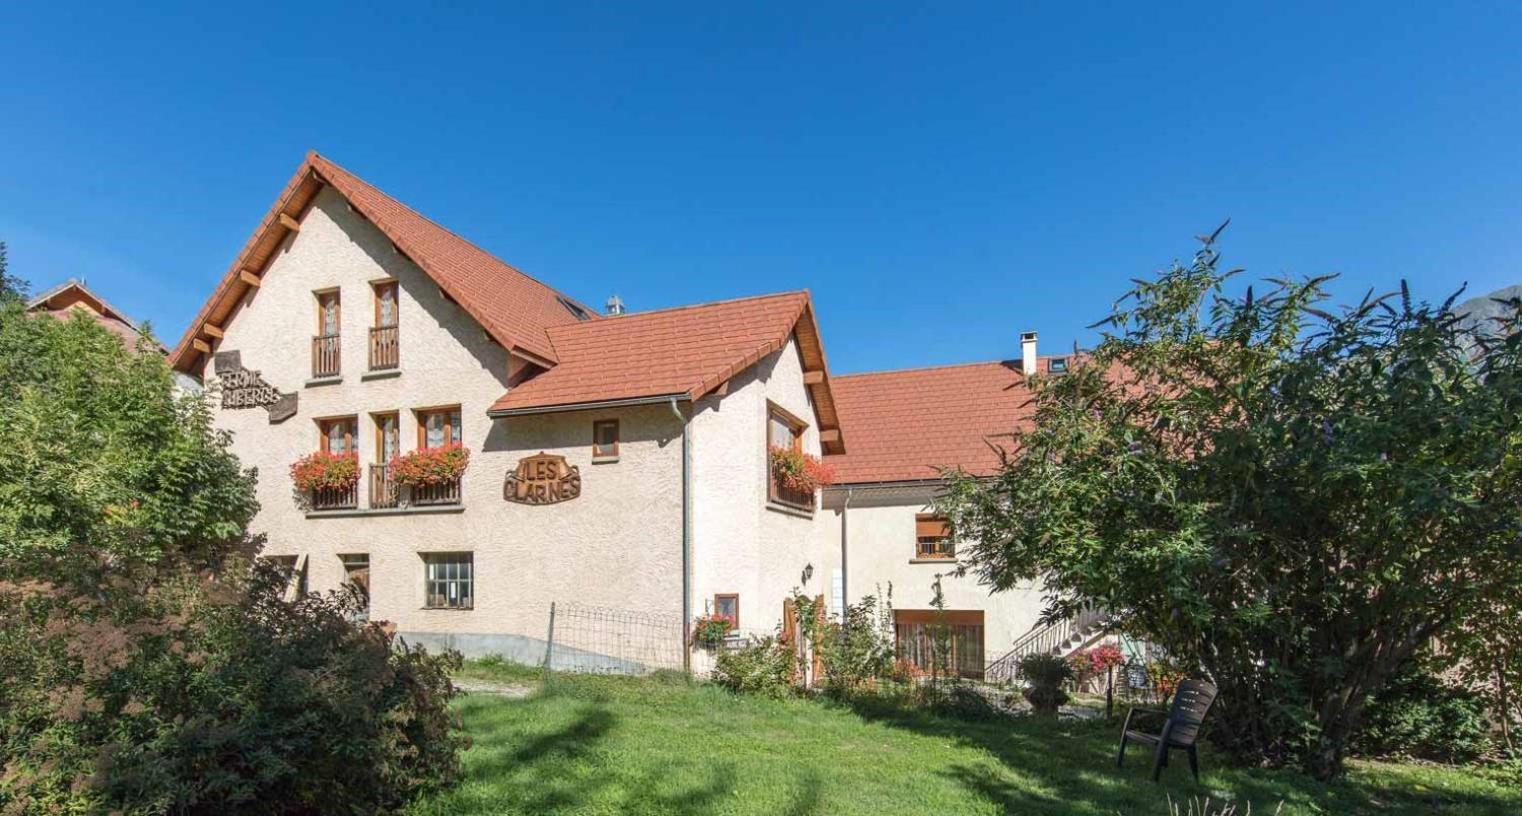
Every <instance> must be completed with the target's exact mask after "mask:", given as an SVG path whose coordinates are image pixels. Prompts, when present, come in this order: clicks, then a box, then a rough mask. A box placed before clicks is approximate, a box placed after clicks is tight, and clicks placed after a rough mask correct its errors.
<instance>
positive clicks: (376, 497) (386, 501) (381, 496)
mask: <svg viewBox="0 0 1522 816" xmlns="http://www.w3.org/2000/svg"><path fill="white" fill-rule="evenodd" d="M401 503H402V491H401V488H399V487H397V484H396V482H395V481H394V480H392V478H391V468H390V467H389V466H387V465H371V466H370V509H372V510H384V509H386V508H389V507H397V506H399V505H400V504H401Z"/></svg>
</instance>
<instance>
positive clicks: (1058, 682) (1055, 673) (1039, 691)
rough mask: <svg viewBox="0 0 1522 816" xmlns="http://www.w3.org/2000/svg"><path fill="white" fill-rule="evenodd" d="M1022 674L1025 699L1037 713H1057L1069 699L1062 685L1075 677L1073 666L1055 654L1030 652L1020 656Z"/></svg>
mask: <svg viewBox="0 0 1522 816" xmlns="http://www.w3.org/2000/svg"><path fill="white" fill-rule="evenodd" d="M1020 675H1021V676H1022V677H1024V678H1025V683H1026V689H1025V699H1026V701H1027V702H1029V703H1030V704H1031V708H1033V709H1035V711H1036V713H1037V714H1056V713H1057V709H1059V708H1061V707H1062V704H1063V703H1066V702H1067V701H1068V694H1067V692H1066V691H1063V690H1062V687H1063V686H1064V685H1066V684H1067V683H1068V681H1070V680H1072V679H1073V667H1072V666H1071V665H1069V664H1068V662H1067V660H1066V659H1064V658H1061V657H1058V656H1057V655H1054V654H1044V653H1037V654H1028V655H1026V656H1025V657H1022V658H1020Z"/></svg>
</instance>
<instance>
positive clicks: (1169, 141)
mask: <svg viewBox="0 0 1522 816" xmlns="http://www.w3.org/2000/svg"><path fill="white" fill-rule="evenodd" d="M324 5H325V4H316V3H300V4H293V5H289V6H287V5H284V4H282V3H278V2H260V3H242V4H237V5H236V6H235V5H233V4H206V3H198V4H195V5H187V6H185V7H183V8H179V9H173V10H160V11H148V10H146V9H145V8H138V7H136V6H137V4H131V5H127V4H123V6H124V7H122V8H120V9H117V10H103V9H101V8H97V7H96V6H94V5H91V6H73V5H72V4H70V3H66V2H47V3H21V4H7V6H6V10H5V12H4V14H3V15H0V66H3V72H4V80H3V81H0V240H6V241H7V242H9V244H10V248H11V266H12V271H13V272H14V273H17V274H19V275H21V276H23V277H26V278H28V279H30V280H31V281H32V284H33V288H34V289H40V288H42V287H45V286H48V285H51V284H53V283H56V282H58V281H60V280H62V279H64V278H67V277H85V278H87V279H88V283H89V285H90V286H91V287H92V288H96V289H98V290H99V291H100V292H101V294H102V295H103V296H105V297H106V298H107V299H109V300H111V301H113V302H114V303H115V304H116V305H118V306H119V307H121V308H122V309H124V310H125V311H127V312H129V313H131V314H132V315H134V316H137V317H140V318H146V319H149V320H151V322H152V324H153V325H154V327H155V328H156V330H157V332H158V333H159V334H160V335H161V336H163V337H164V338H165V339H167V340H169V341H171V342H172V341H174V340H175V339H177V338H178V336H179V333H180V331H181V330H183V328H184V326H185V324H186V322H187V321H188V320H189V318H190V317H191V316H192V315H193V314H194V312H195V311H196V309H197V307H198V306H199V305H200V303H201V301H202V299H203V298H205V297H206V295H207V294H208V293H209V292H210V289H211V287H212V285H213V283H214V281H216V280H217V279H218V277H219V276H220V275H221V274H222V273H223V271H224V270H225V269H226V268H227V265H228V264H229V263H230V262H231V260H232V258H233V256H234V254H235V253H236V252H237V251H238V249H239V248H240V247H241V246H242V245H243V242H244V241H245V240H246V239H247V237H248V235H249V233H250V231H251V230H252V228H253V227H254V225H255V224H256V223H257V221H258V219H259V218H260V217H261V216H262V214H263V213H264V211H265V210H266V208H268V206H269V204H270V202H271V201H272V200H273V199H274V197H275V195H276V194H277V193H278V192H279V190H280V188H281V187H282V185H283V184H284V183H285V182H286V180H287V178H288V177H289V176H290V174H291V172H292V171H293V170H294V169H295V167H296V165H297V164H298V163H299V162H300V160H301V157H302V155H303V153H304V152H305V151H306V150H308V149H316V150H318V151H320V152H322V153H323V154H325V155H327V156H328V157H330V158H332V159H333V160H335V161H337V162H338V163H339V164H342V165H344V166H346V167H347V168H349V169H350V170H352V171H354V172H355V173H357V174H359V175H360V176H361V177H363V178H365V179H367V180H369V181H371V182H372V183H374V184H376V185H377V186H379V187H380V188H381V189H383V190H386V191H387V192H389V193H391V194H392V195H394V196H396V197H398V198H400V199H401V200H402V201H404V202H407V203H408V204H410V205H412V206H413V207H415V208H417V209H418V210H420V211H421V212H423V213H424V214H426V215H428V216H430V217H432V218H433V219H435V220H437V221H439V222H440V223H442V224H444V225H445V226H447V227H449V228H451V229H453V230H454V231H456V232H458V233H460V234H462V235H464V236H466V237H467V238H470V239H472V240H474V241H475V242H476V243H478V244H480V245H482V246H483V247H485V248H486V249H488V250H490V251H492V252H493V253H495V254H497V255H498V256H499V257H501V258H503V259H504V260H506V261H507V262H509V263H511V264H513V265H515V266H517V267H519V268H520V269H523V270H524V271H526V272H528V273H529V274H532V275H534V276H536V277H539V278H541V279H543V280H545V281H547V282H549V283H551V284H552V285H554V286H556V287H557V288H559V289H561V290H563V291H566V292H568V293H570V294H572V295H573V296H576V297H578V298H580V299H582V300H585V301H588V302H590V303H593V304H601V303H602V302H603V301H604V300H605V299H606V297H607V296H608V295H609V294H610V293H614V292H616V293H618V294H619V295H621V296H622V297H623V299H624V301H625V302H626V303H627V304H629V306H630V307H631V308H632V309H636V310H639V309H650V308H658V307H663V306H671V305H677V304H681V303H691V302H697V301H702V300H710V299H720V298H728V297H736V296H740V295H747V294H755V293H761V292H767V291H776V290H783V289H794V288H804V287H806V288H808V289H810V290H812V292H813V295H814V299H815V304H816V308H817V310H818V315H819V320H820V323H821V326H822V329H823V332H824V340H825V344H826V349H827V351H828V354H829V357H830V362H831V367H832V369H833V370H834V371H836V372H837V373H841V372H850V371H861V370H869V369H880V368H903V367H910V366H918V365H929V364H936V363H945V362H960V361H968V360H984V359H997V358H1008V357H1016V356H1018V333H1019V332H1020V331H1022V330H1027V329H1035V330H1038V331H1040V333H1041V338H1042V346H1043V349H1044V350H1051V351H1055V350H1057V349H1059V348H1062V347H1065V346H1068V345H1070V344H1071V343H1073V342H1075V341H1077V342H1080V343H1084V344H1088V343H1090V342H1092V341H1093V339H1094V334H1093V333H1092V332H1091V331H1089V330H1088V329H1086V328H1085V327H1086V326H1087V325H1088V324H1089V323H1091V322H1092V321H1093V320H1095V319H1096V318H1098V317H1101V316H1103V315H1104V314H1105V312H1106V310H1107V308H1108V306H1109V304H1110V303H1111V301H1112V300H1113V299H1114V298H1115V296H1116V295H1118V294H1119V293H1121V292H1122V291H1123V290H1124V289H1125V288H1126V286H1127V281H1128V279H1130V278H1131V277H1133V276H1138V275H1145V274H1148V273H1150V272H1151V271H1153V270H1155V269H1156V268H1158V267H1159V266H1162V265H1164V264H1166V263H1167V262H1168V261H1170V260H1171V259H1173V258H1176V257H1185V256H1187V255H1188V254H1189V253H1191V252H1192V251H1193V249H1194V243H1193V240H1192V237H1191V236H1193V235H1196V234H1198V233H1201V232H1206V231H1208V230H1209V229H1210V228H1212V227H1214V226H1215V225H1216V224H1217V223H1218V222H1220V221H1221V220H1222V219H1223V218H1225V217H1227V216H1230V217H1231V218H1232V219H1233V223H1232V227H1231V228H1230V229H1229V230H1228V232H1227V235H1226V238H1225V243H1224V251H1225V253H1226V260H1227V262H1228V263H1230V264H1232V265H1241V266H1246V267H1247V268H1248V270H1249V272H1251V273H1254V274H1255V275H1278V274H1292V275H1299V274H1313V273H1321V272H1339V273H1341V274H1342V275H1343V278H1342V280H1341V281H1340V282H1339V283H1338V284H1337V291H1338V293H1339V294H1340V295H1341V296H1343V297H1344V298H1352V297H1356V296H1357V295H1359V294H1361V293H1362V292H1363V291H1364V290H1365V289H1366V288H1368V287H1376V288H1379V289H1382V290H1383V289H1388V288H1393V287H1394V286H1395V284H1396V282H1397V281H1398V280H1399V279H1400V278H1402V277H1404V278H1407V279H1409V280H1410V281H1411V283H1412V288H1413V290H1414V291H1415V292H1416V293H1417V294H1418V295H1420V296H1422V297H1425V298H1427V299H1431V300H1439V299H1441V298H1442V297H1443V296H1445V295H1446V294H1448V293H1449V292H1450V291H1451V290H1452V289H1453V288H1455V287H1457V286H1458V285H1459V284H1460V283H1462V282H1465V281H1468V282H1469V284H1470V291H1471V292H1486V291H1490V290H1491V289H1495V288H1499V287H1501V286H1503V285H1506V284H1510V283H1516V282H1519V281H1522V12H1519V11H1518V9H1519V7H1518V6H1516V5H1515V4H1513V5H1512V6H1511V8H1510V9H1507V7H1505V6H1495V7H1491V8H1486V7H1483V6H1481V5H1478V4H1468V3H1464V4H1452V5H1455V6H1460V5H1461V6H1463V7H1464V10H1463V11H1445V10H1439V9H1438V6H1439V4H1435V3H1430V4H1395V3H1377V4H1373V3H1371V4H1367V5H1363V6H1361V7H1359V6H1354V5H1352V4H1328V3H1316V4H1311V5H1305V6H1300V7H1296V6H1294V5H1292V4H1289V3H1275V4H1272V10H1269V9H1268V4H1265V6H1264V7H1263V8H1259V9H1257V10H1249V9H1247V8H1245V7H1239V6H1235V5H1234V4H1223V3H1220V2H1210V3H1203V4H1199V5H1198V6H1195V7H1182V6H1180V7H1177V8H1174V9H1172V10H1168V11H1162V10H1159V9H1158V8H1156V7H1157V6H1159V5H1161V4H1135V6H1134V7H1133V8H1132V9H1131V10H1123V9H1121V8H1119V7H1118V5H1112V4H1083V5H1085V6H1087V7H1088V8H1087V9H1086V10H1083V11H1075V10H1074V8H1073V7H1075V6H1077V5H1079V4H1072V3H1061V4H1058V3H1053V4H1049V5H1031V6H1026V5H1022V4H1016V3H1010V2H1004V3H993V4H987V5H981V6H979V5H971V4H949V3H933V4H897V3H889V2H882V3H872V4H853V5H851V6H846V5H834V4H821V3H802V4H796V5H789V4H784V3H781V2H767V3H755V4H744V5H742V4H739V3H712V2H706V3H693V4H691V5H685V6H663V5H659V4H655V3H621V4H601V5H599V6H592V5H588V6H587V7H586V8H585V9H584V10H580V11H572V10H568V9H567V7H568V6H570V5H571V4H568V3H545V4H536V5H533V6H519V7H514V8H510V7H508V6H506V5H505V4H504V5H502V6H500V7H498V6H497V5H496V4H492V5H490V6H483V7H478V8H475V9H474V10H464V11H462V10H458V9H452V10H448V11H445V10H442V9H439V8H435V7H433V4H427V3H410V4H407V5H402V6H391V5H385V4H379V3H367V4H364V5H362V6H355V7H352V8H349V9H346V10H342V11H338V10H332V9H329V8H325V7H324ZM449 5H450V6H457V5H458V4H449ZM1170 5H1171V4H1170ZM1443 5H1448V4H1443ZM223 6H225V8H223ZM824 6H828V8H825V7H824ZM1100 6H1104V8H1101V7H1100ZM1417 6H1426V7H1427V8H1426V9H1425V10H1423V9H1419V8H1416V7H1417Z"/></svg>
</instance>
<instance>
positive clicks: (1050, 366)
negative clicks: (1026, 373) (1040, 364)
mask: <svg viewBox="0 0 1522 816" xmlns="http://www.w3.org/2000/svg"><path fill="white" fill-rule="evenodd" d="M1046 373H1048V374H1066V373H1068V358H1066V357H1053V358H1051V359H1050V360H1047V361H1046Z"/></svg>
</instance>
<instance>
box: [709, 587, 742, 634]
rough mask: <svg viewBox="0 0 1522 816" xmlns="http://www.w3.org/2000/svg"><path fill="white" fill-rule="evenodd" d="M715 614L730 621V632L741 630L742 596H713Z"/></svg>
mask: <svg viewBox="0 0 1522 816" xmlns="http://www.w3.org/2000/svg"><path fill="white" fill-rule="evenodd" d="M713 614H714V617H716V618H723V619H724V620H727V621H729V628H730V630H731V631H732V630H735V629H739V628H740V596H739V595H734V594H721V595H715V596H713Z"/></svg>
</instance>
